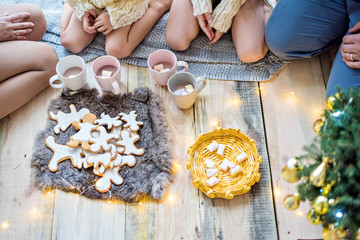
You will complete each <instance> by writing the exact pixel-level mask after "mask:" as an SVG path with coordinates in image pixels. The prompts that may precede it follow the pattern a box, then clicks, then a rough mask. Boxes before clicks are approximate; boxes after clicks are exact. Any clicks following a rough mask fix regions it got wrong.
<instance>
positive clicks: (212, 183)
mask: <svg viewBox="0 0 360 240" xmlns="http://www.w3.org/2000/svg"><path fill="white" fill-rule="evenodd" d="M206 182H207V184H208V185H209V186H210V187H212V186H214V185H216V184H217V183H218V182H219V179H217V178H216V177H211V178H209V179H208V180H207V181H206Z"/></svg>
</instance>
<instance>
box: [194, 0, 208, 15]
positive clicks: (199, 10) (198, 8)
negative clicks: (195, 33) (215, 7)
mask: <svg viewBox="0 0 360 240" xmlns="http://www.w3.org/2000/svg"><path fill="white" fill-rule="evenodd" d="M191 3H192V5H193V11H194V16H198V15H202V14H204V13H207V12H209V13H211V12H212V3H211V0H191Z"/></svg>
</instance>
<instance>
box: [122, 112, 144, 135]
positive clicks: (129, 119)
mask: <svg viewBox="0 0 360 240" xmlns="http://www.w3.org/2000/svg"><path fill="white" fill-rule="evenodd" d="M135 113H136V111H131V112H130V113H129V115H128V114H125V113H120V114H119V115H120V116H121V120H124V121H125V122H126V124H124V125H123V127H124V128H126V127H130V130H131V131H133V132H136V131H138V130H139V128H140V127H139V126H142V125H143V124H144V123H143V122H138V121H136V118H137V115H136V114H135Z"/></svg>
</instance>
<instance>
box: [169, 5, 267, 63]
mask: <svg viewBox="0 0 360 240" xmlns="http://www.w3.org/2000/svg"><path fill="white" fill-rule="evenodd" d="M213 5H216V4H214V3H213V2H212V0H174V3H173V4H172V6H171V9H170V15H169V19H168V23H167V26H166V43H167V45H168V46H169V47H170V48H172V49H174V50H178V51H184V50H186V49H187V48H188V47H189V45H190V43H191V42H192V40H194V39H195V38H196V36H197V35H198V34H199V31H200V29H201V30H202V31H203V32H204V33H205V34H206V36H207V37H208V38H209V40H210V42H209V43H210V44H214V43H216V42H217V41H218V40H219V39H220V38H221V36H222V35H223V34H224V33H226V32H227V31H228V30H229V29H230V27H231V31H232V38H233V42H234V45H235V48H236V52H237V55H238V57H239V59H240V60H241V61H243V62H246V63H250V62H256V61H258V60H260V59H262V58H263V57H264V56H265V54H266V53H267V51H268V47H267V46H266V44H265V37H264V34H265V26H266V23H267V20H268V18H269V16H270V14H271V12H272V7H271V6H270V5H269V4H268V3H267V2H265V0H221V1H220V3H219V4H218V5H217V6H216V7H215V9H214V10H213Z"/></svg>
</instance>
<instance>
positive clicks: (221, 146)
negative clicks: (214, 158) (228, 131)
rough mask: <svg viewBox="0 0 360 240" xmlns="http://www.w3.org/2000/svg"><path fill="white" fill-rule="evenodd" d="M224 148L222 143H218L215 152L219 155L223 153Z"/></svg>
mask: <svg viewBox="0 0 360 240" xmlns="http://www.w3.org/2000/svg"><path fill="white" fill-rule="evenodd" d="M224 150H225V145H224V144H219V146H218V150H217V154H219V155H221V156H222V155H224Z"/></svg>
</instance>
